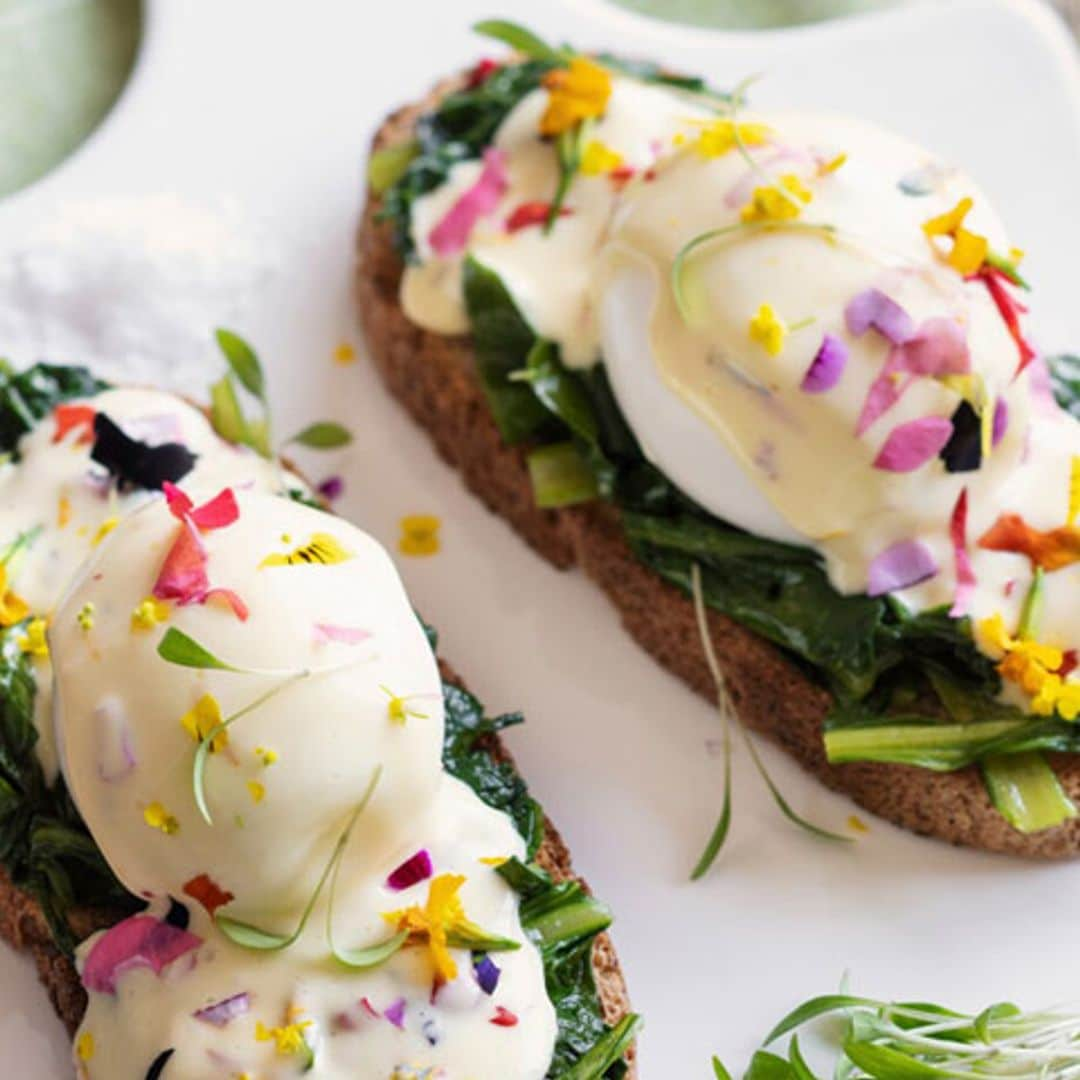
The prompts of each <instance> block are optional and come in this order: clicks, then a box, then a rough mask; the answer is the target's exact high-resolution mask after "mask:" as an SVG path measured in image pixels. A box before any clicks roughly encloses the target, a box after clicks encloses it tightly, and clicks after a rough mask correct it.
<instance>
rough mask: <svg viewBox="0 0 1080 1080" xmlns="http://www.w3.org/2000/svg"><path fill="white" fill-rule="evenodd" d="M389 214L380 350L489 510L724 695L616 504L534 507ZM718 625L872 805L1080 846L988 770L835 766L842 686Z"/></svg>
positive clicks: (973, 839) (741, 705)
mask: <svg viewBox="0 0 1080 1080" xmlns="http://www.w3.org/2000/svg"><path fill="white" fill-rule="evenodd" d="M460 84H461V80H460V79H450V80H446V81H444V82H442V83H440V84H439V85H437V86H436V87H435V88H434V89H433V90H432V92H431V93H430V94H429V95H427V97H425V98H424V99H423V100H421V101H419V102H417V103H415V104H412V105H408V106H405V107H403V108H401V109H399V110H397V111H396V112H394V113H393V114H392V115H390V116H389V117H388V118H387V119H386V121H385V122H384V123H383V125H382V126H381V127H380V128H379V130H378V131H377V132H376V133H375V136H374V139H373V143H372V149H373V150H378V149H382V148H384V147H387V146H391V145H394V144H395V143H399V142H403V141H405V140H407V139H409V138H411V137H412V134H413V129H414V126H415V123H416V120H417V118H418V117H419V116H421V115H422V114H423V113H425V112H427V111H430V110H431V109H432V108H433V107H434V106H435V105H437V103H438V101H439V100H440V99H441V98H442V97H443V96H445V94H446V93H447V92H449V91H450V90H452V89H454V88H456V87H457V86H459V85H460ZM378 210H379V199H378V197H377V196H375V195H372V194H370V193H369V195H368V198H367V203H366V206H365V208H364V213H363V218H362V220H361V223H360V229H359V235H358V259H357V277H356V295H357V302H358V306H359V311H360V317H361V322H362V325H363V329H364V334H365V337H366V340H367V345H368V352H369V354H370V356H371V358H372V360H373V361H374V363H375V365H376V367H377V369H378V371H379V373H380V375H381V377H382V379H383V381H384V383H385V384H386V386H387V387H388V388H389V390H390V392H391V393H392V394H393V395H394V396H395V397H396V398H397V399H398V400H399V401H400V403H401V404H402V405H403V406H404V407H405V409H406V410H407V411H408V412H409V413H410V414H411V415H412V416H413V418H414V419H415V420H416V422H417V423H418V424H419V425H420V426H421V427H422V428H423V429H424V430H425V431H426V432H427V433H428V435H429V437H430V438H431V440H432V442H434V444H435V447H436V449H437V450H438V452H439V453H440V454H441V455H442V457H443V458H444V459H445V460H446V461H447V462H448V463H449V464H450V465H452V466H454V467H455V468H456V469H457V470H458V471H459V472H460V473H461V476H462V479H463V480H464V482H465V484H466V486H467V487H468V488H469V489H470V490H471V491H473V492H474V493H475V494H476V495H478V496H479V497H480V499H481V500H482V501H483V502H484V503H485V504H486V505H487V506H488V507H489V509H491V510H492V511H493V512H494V513H496V514H498V515H500V516H501V517H503V518H505V519H506V520H507V521H508V522H509V523H510V524H511V525H512V526H513V528H514V529H516V530H517V532H518V533H520V534H521V536H522V537H524V539H525V540H527V541H528V543H529V544H531V545H532V547H534V548H535V549H536V550H537V551H538V552H539V553H540V554H541V555H543V556H544V558H546V559H547V560H548V561H549V562H551V563H553V564H554V565H555V566H557V567H560V568H564V569H565V568H569V567H573V566H578V567H580V568H581V569H582V570H584V571H585V573H586V574H588V575H589V577H591V578H592V579H593V580H594V581H595V582H596V584H597V585H599V586H600V588H601V589H603V590H604V592H605V593H606V594H607V596H608V598H609V599H610V600H611V602H612V603H613V604H614V605H615V607H616V608H617V609H618V612H619V615H620V616H621V618H622V622H623V624H624V626H625V627H626V629H627V630H628V631H629V632H630V634H631V635H632V636H633V638H634V639H635V640H636V641H637V642H638V643H639V644H640V645H641V646H642V647H643V648H644V649H645V650H646V651H647V652H649V653H651V654H652V656H653V657H654V658H655V659H656V660H658V661H659V662H660V663H661V664H663V665H664V666H665V667H666V668H667V669H668V670H669V671H671V672H673V673H674V674H675V675H677V676H678V677H679V678H681V679H682V680H684V681H685V682H686V683H687V684H689V685H690V686H691V687H692V688H693V689H694V690H696V691H697V692H698V693H699V694H702V695H703V696H704V697H707V698H709V699H710V700H715V687H714V685H713V682H712V679H711V677H710V675H709V670H708V667H707V666H706V663H705V657H704V653H703V650H702V647H701V642H700V638H699V635H698V631H697V626H696V622H695V618H694V611H693V605H692V603H691V601H690V600H689V598H688V597H687V596H686V595H685V594H684V593H682V592H681V591H680V590H678V589H676V588H675V587H674V586H672V585H669V584H667V583H666V582H664V581H663V580H662V579H661V578H660V577H659V576H658V575H657V574H655V573H653V572H652V571H651V570H649V569H648V568H647V567H645V566H644V565H643V564H642V563H641V562H639V561H638V560H637V559H636V558H635V557H634V555H633V553H632V552H631V550H630V548H629V546H628V544H627V542H626V540H625V538H624V536H623V532H622V529H621V528H620V525H619V521H618V516H617V513H616V512H615V510H614V509H613V508H612V507H610V506H608V505H605V504H603V503H592V504H588V505H585V506H576V507H568V508H566V509H561V510H540V509H537V507H536V506H535V505H534V503H533V499H532V487H531V484H530V481H529V475H528V469H527V466H526V463H525V456H524V452H523V451H522V450H521V449H520V448H515V447H510V446H507V445H506V444H505V443H504V442H503V440H502V438H501V436H500V435H499V432H498V429H497V428H496V426H495V423H494V420H493V419H492V416H491V412H490V410H489V408H488V406H487V402H486V399H485V397H484V394H483V390H482V388H481V386H480V383H479V381H478V379H477V377H476V374H475V364H474V361H473V351H472V344H471V342H470V340H469V338H467V337H445V336H442V335H439V334H432V333H429V332H427V331H425V330H422V329H421V328H420V327H418V326H416V325H415V324H414V323H412V322H410V321H409V319H408V318H407V317H406V315H405V313H404V312H403V311H402V308H401V305H400V303H399V299H398V297H399V285H400V281H401V274H402V263H401V260H400V258H399V257H398V255H397V253H396V251H395V249H394V245H393V240H392V235H391V230H390V228H389V227H388V225H387V224H386V223H384V222H381V221H379V219H378ZM709 627H710V633H711V635H712V638H713V641H714V644H715V647H716V651H717V654H718V656H719V657H721V660H722V667H723V670H724V676H725V678H726V680H727V683H728V686H729V690H730V693H731V697H732V699H733V701H734V703H735V705H736V708H737V710H738V713H739V716H740V718H741V719H742V721H743V722H744V723H745V724H747V725H748V726H749V727H751V728H753V729H754V730H755V731H758V732H761V733H762V734H763V735H766V736H768V737H769V738H770V739H772V740H773V741H775V742H777V743H779V745H780V746H782V747H783V748H784V749H785V750H786V751H788V753H790V754H791V755H792V756H793V757H794V758H795V759H796V760H798V761H799V762H800V764H802V765H803V766H804V767H805V768H806V769H808V770H809V771H810V772H812V773H813V774H814V775H815V776H817V777H818V778H819V779H820V780H822V781H823V782H824V783H825V784H827V785H828V786H829V787H831V788H833V789H835V790H837V791H842V792H845V793H846V794H848V795H849V796H850V797H851V798H852V799H854V801H855V802H857V803H858V804H859V805H860V806H862V807H865V808H866V809H867V810H869V811H871V812H872V813H874V814H877V815H878V816H880V817H882V818H885V819H887V820H888V821H891V822H894V823H895V824H897V825H900V826H903V827H904V828H906V829H910V830H912V831H913V832H916V833H919V834H921V835H924V836H931V837H936V838H938V839H940V840H945V841H948V842H949V843H953V844H958V845H966V846H970V847H974V848H981V849H983V850H986V851H993V852H1000V853H1005V854H1010V855H1020V856H1029V857H1037V858H1048V859H1054V858H1066V857H1070V856H1073V855H1076V854H1078V853H1080V819H1074V820H1073V821H1070V822H1068V823H1067V824H1065V825H1063V826H1060V827H1058V828H1055V829H1049V830H1046V831H1044V832H1040V833H1035V834H1032V835H1024V834H1022V833H1020V832H1017V831H1016V830H1015V829H1013V828H1012V827H1011V826H1010V825H1009V824H1008V823H1007V822H1006V821H1005V819H1004V818H1002V817H1001V815H1000V814H999V813H998V812H997V811H996V810H995V809H994V807H993V805H992V804H991V802H990V799H989V796H988V795H987V793H986V788H985V785H984V784H983V782H982V778H981V776H980V775H979V771H978V769H977V767H974V766H972V767H970V768H966V769H961V770H958V771H956V772H951V773H935V772H931V771H929V770H926V769H918V768H914V767H911V766H905V765H886V764H877V763H854V764H845V765H831V764H830V763H829V762H828V761H827V760H826V758H825V752H824V745H823V741H822V730H823V724H824V720H825V717H826V715H827V713H828V710H829V706H830V702H831V699H830V695H829V693H828V692H827V691H826V690H824V689H823V688H822V687H821V686H820V685H818V684H817V683H815V682H813V681H812V680H810V679H809V678H808V677H807V676H806V675H805V674H804V673H803V672H802V671H801V670H800V669H798V668H797V667H796V666H795V665H794V664H793V663H792V662H791V661H790V660H789V659H788V658H787V657H785V656H784V654H783V653H782V652H781V651H780V650H779V649H777V648H776V647H774V646H773V645H772V644H770V643H769V642H767V641H766V640H765V639H763V638H761V637H759V636H757V635H756V634H754V633H753V632H751V631H749V630H747V629H745V628H744V627H741V626H739V625H738V624H736V623H734V622H732V621H731V620H730V619H727V618H725V617H723V616H721V615H718V614H716V613H712V612H711V613H710V616H709ZM1052 764H1053V766H1054V768H1055V769H1056V771H1057V773H1058V776H1059V777H1060V779H1061V783H1062V786H1063V787H1064V789H1065V791H1066V792H1067V793H1068V794H1069V796H1070V797H1072V798H1073V799H1074V800H1080V756H1078V755H1072V754H1067V755H1052Z"/></svg>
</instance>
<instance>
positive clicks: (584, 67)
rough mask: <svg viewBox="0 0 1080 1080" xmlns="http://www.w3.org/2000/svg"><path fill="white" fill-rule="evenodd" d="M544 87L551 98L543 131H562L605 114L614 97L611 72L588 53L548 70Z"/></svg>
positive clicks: (543, 120)
mask: <svg viewBox="0 0 1080 1080" xmlns="http://www.w3.org/2000/svg"><path fill="white" fill-rule="evenodd" d="M544 87H545V88H546V89H547V92H548V102H547V108H546V109H545V110H544V114H543V116H541V118H540V134H541V135H545V136H550V135H561V134H562V133H563V132H564V131H569V130H570V129H571V128H572V127H575V126H576V125H577V124H580V123H581V121H583V120H591V119H593V118H594V117H597V116H602V115H603V113H604V110H605V109H606V108H607V103H608V99H609V98H610V97H611V76H610V75H609V74H608V71H607V69H606V68H603V67H601V66H600V65H599V64H597V63H595V62H594V61H592V60H590V59H589V58H588V57H585V56H575V57H574V58H573V59H572V60H571V61H570V64H569V66H568V67H565V68H556V69H555V70H554V71H551V72H548V74H547V75H545V76H544Z"/></svg>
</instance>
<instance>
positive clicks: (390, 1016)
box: [383, 998, 405, 1031]
mask: <svg viewBox="0 0 1080 1080" xmlns="http://www.w3.org/2000/svg"><path fill="white" fill-rule="evenodd" d="M383 1016H385V1017H386V1019H387V1020H389V1021H390V1023H391V1024H393V1025H394V1027H396V1028H398V1029H400V1030H402V1031H404V1030H405V999H404V998H398V999H397V1001H395V1002H394V1003H393V1004H391V1005H388V1006H387V1007H386V1008H385V1009H384V1010H383Z"/></svg>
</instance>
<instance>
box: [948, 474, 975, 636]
mask: <svg viewBox="0 0 1080 1080" xmlns="http://www.w3.org/2000/svg"><path fill="white" fill-rule="evenodd" d="M967 513H968V493H967V488H964V490H963V491H961V492H960V495H959V496H958V497H957V500H956V505H955V506H954V507H953V512H952V516H951V518H950V519H949V538H950V539H951V540H952V546H953V556H954V559H955V563H956V596H955V597H954V599H953V606H952V609H951V610H950V611H949V614H950V615H951V616H952V617H953V618H954V619H958V618H960V616H961V615H966V614H967V611H968V606H969V605H970V603H971V597H972V594H973V593H974V592H975V584H976V581H975V568H974V567H973V566H972V565H971V556H970V555H968V550H967Z"/></svg>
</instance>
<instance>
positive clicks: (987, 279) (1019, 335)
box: [978, 266, 1038, 375]
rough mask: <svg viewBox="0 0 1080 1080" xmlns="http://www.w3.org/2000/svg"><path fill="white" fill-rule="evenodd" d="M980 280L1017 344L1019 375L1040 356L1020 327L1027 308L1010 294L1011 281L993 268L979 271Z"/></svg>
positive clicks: (984, 268)
mask: <svg viewBox="0 0 1080 1080" xmlns="http://www.w3.org/2000/svg"><path fill="white" fill-rule="evenodd" d="M978 279H979V280H980V281H981V282H982V283H983V284H984V285H985V286H986V288H987V290H988V291H989V293H990V298H991V299H992V300H993V301H994V305H995V306H996V307H997V309H998V313H999V314H1000V315H1001V318H1002V319H1003V320H1004V322H1005V328H1006V329H1007V330H1008V331H1009V335H1010V336H1011V337H1012V339H1013V341H1014V342H1015V343H1016V348H1017V349H1018V351H1019V353H1020V363H1019V365H1018V366H1017V369H1016V374H1017V375H1019V374H1020V373H1021V372H1022V371H1023V370H1024V369H1025V368H1026V367H1027V366H1028V364H1030V363H1031V361H1032V360H1034V359H1035V357H1036V356H1037V355H1038V353H1036V351H1035V349H1034V348H1032V346H1031V344H1030V343H1029V342H1028V340H1027V338H1025V337H1024V332H1023V330H1022V328H1021V326H1020V316H1021V315H1024V314H1026V313H1027V308H1026V307H1024V305H1023V304H1021V303H1020V301H1019V300H1017V299H1016V298H1015V297H1014V296H1013V295H1012V293H1010V292H1009V288H1008V286H1009V279H1008V277H1007V276H1006V275H1005V274H1003V273H1002V272H1001V271H1000V270H998V269H997V268H996V267H993V266H984V267H983V268H982V270H980V271H979V274H978Z"/></svg>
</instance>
